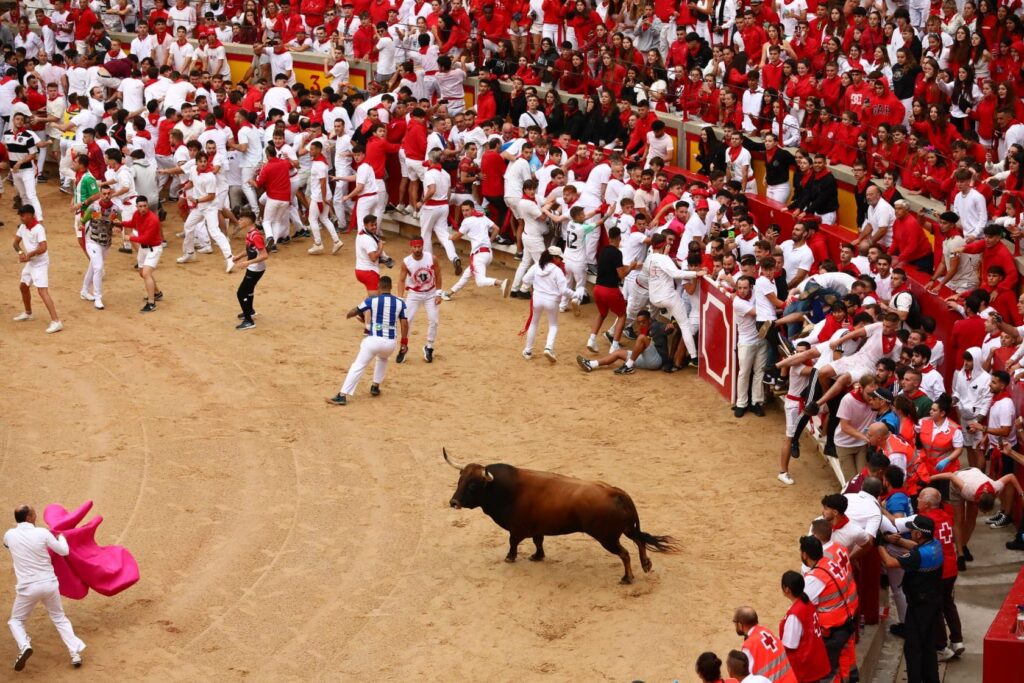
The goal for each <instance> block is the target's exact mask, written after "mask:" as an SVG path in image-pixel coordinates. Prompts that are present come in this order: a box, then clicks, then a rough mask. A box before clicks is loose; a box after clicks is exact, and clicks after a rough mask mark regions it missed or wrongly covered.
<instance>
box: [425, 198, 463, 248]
mask: <svg viewBox="0 0 1024 683" xmlns="http://www.w3.org/2000/svg"><path fill="white" fill-rule="evenodd" d="M448 209H449V207H448V205H447V204H445V205H443V206H440V205H439V206H427V205H424V206H423V207H422V208H421V209H420V237H422V238H423V252H424V253H426V254H432V253H434V235H437V241H438V242H440V243H441V248H442V249H444V253H445V254H446V255H447V256H448V260H449V261H454V260H455V259H456V258H458V254H456V253H455V245H454V244H452V238H451V236H450V234H449V230H448Z"/></svg>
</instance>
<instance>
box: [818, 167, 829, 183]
mask: <svg viewBox="0 0 1024 683" xmlns="http://www.w3.org/2000/svg"><path fill="white" fill-rule="evenodd" d="M831 173H832V171H830V170H828V169H827V168H826V169H822V171H821V173H815V174H814V179H815V180H818V179H820V178H824V177H825V176H827V175H831Z"/></svg>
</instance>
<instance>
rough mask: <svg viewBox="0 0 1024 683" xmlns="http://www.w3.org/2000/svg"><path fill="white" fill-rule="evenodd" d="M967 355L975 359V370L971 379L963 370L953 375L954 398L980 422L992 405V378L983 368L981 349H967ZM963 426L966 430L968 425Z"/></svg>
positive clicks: (962, 408)
mask: <svg viewBox="0 0 1024 683" xmlns="http://www.w3.org/2000/svg"><path fill="white" fill-rule="evenodd" d="M967 353H969V354H971V357H972V358H973V359H974V370H973V371H972V372H971V377H970V379H968V378H967V373H965V372H964V371H963V369H962V368H961V369H960V370H957V371H956V372H954V373H953V397H954V398H955V399H956V401H957V403H958V404H959V406H960V409H961V411H967V412H970V413H971V414H972V415H974V417H975V418H976V419H979V420H980V419H982V418H984V417H985V416H986V415H988V409H989V407H990V406H991V405H992V390H991V389H990V388H989V382H990V381H991V379H992V377H991V375H989V374H988V373H987V372H985V371H984V370H983V369H982V367H981V349H980V348H978V347H977V346H972V347H971V348H969V349H967ZM963 426H964V427H965V428H966V425H963Z"/></svg>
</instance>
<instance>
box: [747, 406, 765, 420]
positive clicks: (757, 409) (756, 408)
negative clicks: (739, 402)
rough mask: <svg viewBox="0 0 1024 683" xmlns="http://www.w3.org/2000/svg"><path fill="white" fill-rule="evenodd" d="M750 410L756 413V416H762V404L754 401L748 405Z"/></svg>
mask: <svg viewBox="0 0 1024 683" xmlns="http://www.w3.org/2000/svg"><path fill="white" fill-rule="evenodd" d="M750 412H752V413H753V414H754V415H757V416H758V417H764V406H762V405H761V404H760V403H755V404H754V405H752V406H750Z"/></svg>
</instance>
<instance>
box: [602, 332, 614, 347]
mask: <svg viewBox="0 0 1024 683" xmlns="http://www.w3.org/2000/svg"><path fill="white" fill-rule="evenodd" d="M604 338H605V339H607V340H608V343H610V344H611V343H614V342H615V337H613V336H612V333H611V332H609V331H608V330H605V331H604Z"/></svg>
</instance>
